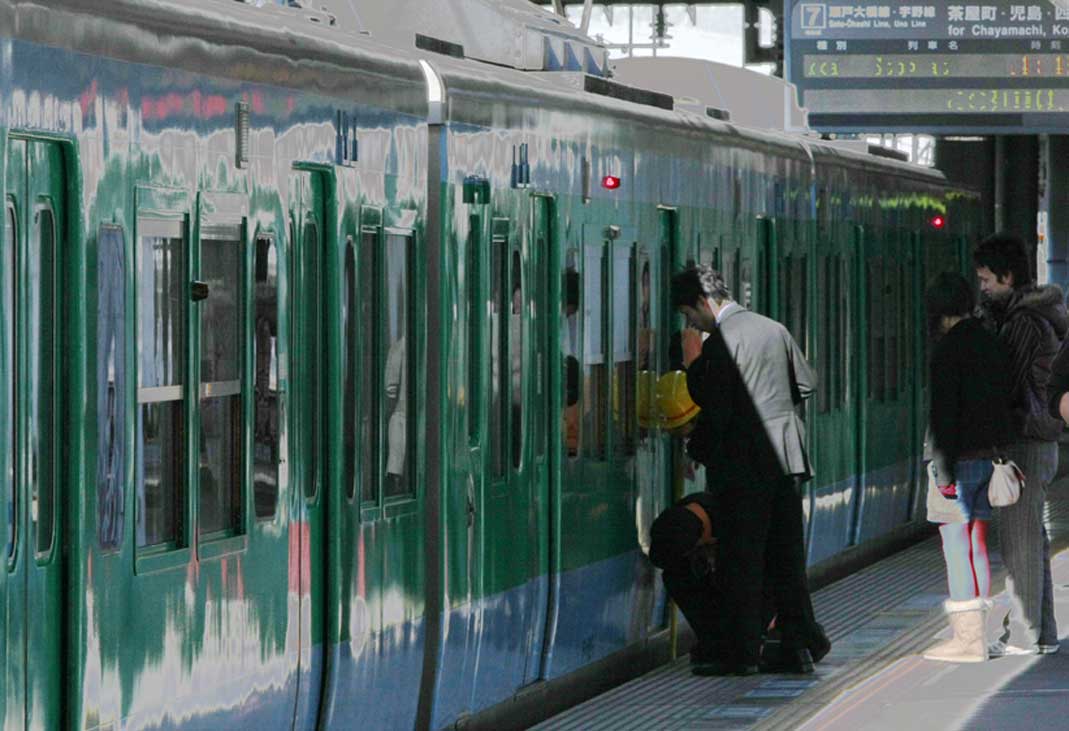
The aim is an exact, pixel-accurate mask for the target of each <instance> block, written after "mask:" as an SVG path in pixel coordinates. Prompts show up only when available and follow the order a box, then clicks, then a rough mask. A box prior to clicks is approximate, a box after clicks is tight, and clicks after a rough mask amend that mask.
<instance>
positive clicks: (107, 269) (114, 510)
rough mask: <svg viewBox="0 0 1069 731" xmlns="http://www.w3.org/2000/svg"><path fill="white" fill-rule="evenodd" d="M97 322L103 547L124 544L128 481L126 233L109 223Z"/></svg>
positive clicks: (101, 255) (102, 244)
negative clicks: (125, 492)
mask: <svg viewBox="0 0 1069 731" xmlns="http://www.w3.org/2000/svg"><path fill="white" fill-rule="evenodd" d="M5 276H6V274H5ZM5 284H6V280H5ZM96 324H97V335H96V341H97V345H96V348H97V350H96V377H97V539H98V541H99V543H100V548H101V549H102V550H105V551H107V550H111V549H115V548H118V547H119V546H120V545H121V544H122V540H123V525H124V510H123V506H124V504H125V498H124V490H125V485H126V408H125V404H126V237H125V235H124V232H123V229H122V227H120V226H113V225H110V224H105V225H103V226H101V227H100V231H99V233H98V235H97V323H96Z"/></svg>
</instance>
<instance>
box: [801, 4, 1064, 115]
mask: <svg viewBox="0 0 1069 731" xmlns="http://www.w3.org/2000/svg"><path fill="white" fill-rule="evenodd" d="M789 6H790V12H789V15H788V17H789V21H788V23H789V25H788V32H787V42H786V54H787V59H786V75H787V79H788V80H789V81H791V82H792V83H794V84H795V85H796V86H797V87H798V94H799V102H800V104H801V105H802V106H804V107H806V108H807V109H808V110H809V124H810V126H811V127H813V128H814V129H818V130H822V131H828V132H865V131H880V132H894V131H911V132H930V133H933V134H972V133H976V134H998V133H1006V134H1018V133H1038V132H1061V133H1065V132H1066V131H1069V0H1043V1H1042V2H1037V1H1035V0H1033V2H1032V3H1030V4H1027V3H1026V4H1019V3H1010V2H987V3H982V4H962V3H959V2H954V1H952V2H947V1H946V0H939V1H938V2H935V1H929V2H925V3H923V4H921V5H911V4H903V3H897V2H861V3H858V2H857V0H855V2H854V3H850V4H847V3H845V2H813V0H789Z"/></svg>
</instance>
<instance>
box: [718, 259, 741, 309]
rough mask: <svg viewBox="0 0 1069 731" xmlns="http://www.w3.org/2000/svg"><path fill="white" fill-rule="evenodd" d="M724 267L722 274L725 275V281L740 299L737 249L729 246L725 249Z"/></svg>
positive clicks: (732, 292)
mask: <svg viewBox="0 0 1069 731" xmlns="http://www.w3.org/2000/svg"><path fill="white" fill-rule="evenodd" d="M723 256H724V269H723V271H721V274H723V275H724V281H725V282H726V283H727V285H728V289H729V290H731V294H732V295H733V296H734V297H735V298H736V299H738V298H739V257H738V254H737V251H736V249H734V248H728V249H725V250H724V254H723Z"/></svg>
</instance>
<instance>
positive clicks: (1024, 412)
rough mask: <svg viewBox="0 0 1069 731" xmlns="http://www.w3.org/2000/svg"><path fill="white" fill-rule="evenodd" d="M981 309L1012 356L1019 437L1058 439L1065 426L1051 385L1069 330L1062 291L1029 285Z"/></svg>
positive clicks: (1014, 399)
mask: <svg viewBox="0 0 1069 731" xmlns="http://www.w3.org/2000/svg"><path fill="white" fill-rule="evenodd" d="M982 311H983V316H984V319H985V320H986V321H987V322H988V324H989V325H990V326H992V327H993V328H994V330H995V332H997V333H998V337H999V340H1001V341H1002V343H1003V344H1004V345H1005V346H1006V348H1007V350H1008V352H1009V355H1010V359H1011V363H1012V366H1011V368H1012V373H1013V413H1014V422H1015V424H1016V427H1017V430H1018V434H1017V439H1020V440H1024V441H1042V442H1052V441H1055V440H1056V439H1057V438H1058V435H1059V434H1061V431H1062V425H1061V421H1060V420H1058V419H1056V418H1052V416H1051V414H1050V411H1049V397H1048V393H1047V385H1048V382H1049V381H1050V377H1051V367H1052V364H1053V362H1054V359H1055V357H1056V356H1057V354H1058V351H1059V349H1060V348H1061V343H1062V340H1063V339H1064V338H1065V335H1066V333H1067V332H1069V316H1067V315H1066V310H1065V305H1064V303H1063V301H1062V291H1061V289H1060V288H1058V287H1057V286H1055V285H1045V286H1042V287H1034V286H1029V287H1025V288H1023V289H1021V290H1018V291H1016V292H1014V293H1013V294H1012V295H1011V296H1010V297H1009V299H1007V300H1005V301H1002V302H986V303H985V304H984V307H983V310H982Z"/></svg>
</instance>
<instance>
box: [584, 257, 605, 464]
mask: <svg viewBox="0 0 1069 731" xmlns="http://www.w3.org/2000/svg"><path fill="white" fill-rule="evenodd" d="M604 270H605V244H604V243H603V242H601V241H598V242H597V243H595V244H587V245H586V248H585V251H584V262H583V372H584V376H585V387H586V388H585V391H584V393H583V434H584V435H585V436H586V438H585V439H584V440H583V453H584V455H586V456H587V457H592V458H594V459H598V460H602V459H605V441H606V433H605V432H606V426H607V425H606V423H605V407H606V402H607V392H608V383H607V381H608V378H607V373H606V367H607V364H606V360H607V359H606V357H605V342H604V339H605V332H604V331H605V314H604V306H605V304H604V297H603V295H602V292H603V289H604V281H605V271H604Z"/></svg>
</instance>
